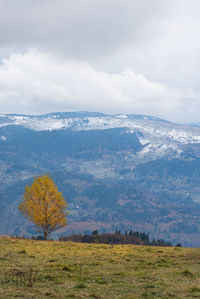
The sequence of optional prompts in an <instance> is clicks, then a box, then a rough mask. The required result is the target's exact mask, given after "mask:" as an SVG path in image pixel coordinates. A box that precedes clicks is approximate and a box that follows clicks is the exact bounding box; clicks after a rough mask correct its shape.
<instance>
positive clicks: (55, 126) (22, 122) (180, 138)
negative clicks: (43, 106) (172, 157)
mask: <svg viewBox="0 0 200 299" xmlns="http://www.w3.org/2000/svg"><path fill="white" fill-rule="evenodd" d="M8 125H15V126H23V127H24V128H28V129H31V130H34V131H46V130H48V131H54V130H66V129H70V130H72V131H86V130H106V129H114V128H126V129H127V132H128V133H130V134H131V133H137V136H138V138H139V140H140V142H141V144H142V145H143V146H144V148H143V150H142V151H141V152H140V156H146V155H147V154H150V153H151V154H154V155H156V156H157V155H158V156H162V155H166V154H167V153H168V154H170V153H173V154H177V155H180V154H181V153H182V145H187V144H200V128H198V127H194V126H189V125H188V126H186V125H178V124H174V123H170V122H167V121H164V120H162V119H159V118H156V117H150V116H142V115H126V114H121V115H119V114H118V115H105V114H100V113H88V112H74V113H73V112H69V113H51V114H47V115H42V116H28V115H2V114H0V127H4V126H8ZM0 138H1V140H6V137H5V136H0Z"/></svg>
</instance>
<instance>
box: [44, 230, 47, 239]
mask: <svg viewBox="0 0 200 299" xmlns="http://www.w3.org/2000/svg"><path fill="white" fill-rule="evenodd" d="M44 239H45V241H46V240H47V231H46V230H45V231H44Z"/></svg>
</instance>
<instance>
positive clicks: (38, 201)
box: [18, 175, 68, 240]
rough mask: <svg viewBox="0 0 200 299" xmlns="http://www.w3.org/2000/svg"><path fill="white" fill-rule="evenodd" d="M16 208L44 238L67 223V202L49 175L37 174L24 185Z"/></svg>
mask: <svg viewBox="0 0 200 299" xmlns="http://www.w3.org/2000/svg"><path fill="white" fill-rule="evenodd" d="M18 208H19V210H20V211H21V213H22V214H23V215H24V216H25V217H26V218H28V219H29V220H30V221H31V222H33V223H34V224H35V225H36V227H37V229H38V231H39V232H43V234H44V239H45V240H46V239H47V237H48V235H49V234H50V233H51V232H53V231H55V230H57V229H59V228H61V227H64V226H66V225H67V220H66V216H67V215H68V212H67V211H66V208H67V203H66V201H65V200H64V198H63V196H62V193H61V192H58V189H57V187H56V185H55V184H54V182H53V180H52V179H51V178H50V177H49V175H44V176H39V177H37V178H35V179H34V182H33V184H32V185H31V186H29V185H28V186H26V189H25V193H24V198H23V200H22V202H21V203H20V204H19V207H18Z"/></svg>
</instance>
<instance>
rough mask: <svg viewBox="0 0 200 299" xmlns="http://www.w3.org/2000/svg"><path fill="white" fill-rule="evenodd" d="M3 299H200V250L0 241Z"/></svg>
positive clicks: (16, 240)
mask: <svg viewBox="0 0 200 299" xmlns="http://www.w3.org/2000/svg"><path fill="white" fill-rule="evenodd" d="M0 266H1V267H0V298H3V299H4V298H9V299H10V298H34V299H35V298H47V297H49V298H96V299H97V298H109V299H111V298H172V297H173V298H199V297H200V249H192V248H174V247H168V248H162V247H143V246H133V245H102V244H77V243H71V242H70V243H68V242H66V243H65V242H63V243H62V242H54V241H46V242H44V241H33V240H19V239H13V238H5V237H1V238H0Z"/></svg>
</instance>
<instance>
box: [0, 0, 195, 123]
mask: <svg viewBox="0 0 200 299" xmlns="http://www.w3.org/2000/svg"><path fill="white" fill-rule="evenodd" d="M199 30H200V1H199V0H167V1H166V0H73V1H71V0H17V1H16V0H0V113H27V114H43V113H48V112H55V111H72V110H76V111H77V110H87V111H99V112H106V113H137V114H138V113H139V114H148V115H154V116H158V117H161V118H164V119H167V120H171V121H175V122H185V123H187V122H200V82H199V81H200V33H199Z"/></svg>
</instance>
